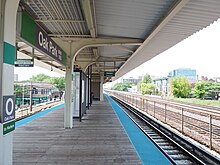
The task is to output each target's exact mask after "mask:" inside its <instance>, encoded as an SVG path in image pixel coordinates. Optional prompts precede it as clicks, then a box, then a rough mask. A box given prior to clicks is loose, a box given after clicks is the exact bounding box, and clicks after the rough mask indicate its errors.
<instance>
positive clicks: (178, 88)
mask: <svg viewBox="0 0 220 165" xmlns="http://www.w3.org/2000/svg"><path fill="white" fill-rule="evenodd" d="M171 86H172V94H173V96H174V97H178V98H187V97H189V95H190V92H191V87H190V84H189V82H188V80H187V79H186V77H176V78H173V79H172V81H171Z"/></svg>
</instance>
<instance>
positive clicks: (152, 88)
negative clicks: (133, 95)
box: [140, 82, 156, 95]
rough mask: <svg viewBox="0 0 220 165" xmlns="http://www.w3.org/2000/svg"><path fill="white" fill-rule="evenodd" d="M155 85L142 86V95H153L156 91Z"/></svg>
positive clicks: (144, 84)
mask: <svg viewBox="0 0 220 165" xmlns="http://www.w3.org/2000/svg"><path fill="white" fill-rule="evenodd" d="M155 88H156V87H155V85H154V84H151V83H147V84H146V83H144V82H142V83H141V84H140V89H141V93H142V94H143V95H144V94H152V93H153V92H154V91H155Z"/></svg>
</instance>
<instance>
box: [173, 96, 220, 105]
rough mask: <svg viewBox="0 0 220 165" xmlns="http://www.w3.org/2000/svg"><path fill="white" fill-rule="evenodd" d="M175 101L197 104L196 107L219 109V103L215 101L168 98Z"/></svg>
mask: <svg viewBox="0 0 220 165" xmlns="http://www.w3.org/2000/svg"><path fill="white" fill-rule="evenodd" d="M169 99H171V100H175V101H181V102H185V103H191V104H198V105H208V106H216V107H220V101H217V100H201V99H198V98H169Z"/></svg>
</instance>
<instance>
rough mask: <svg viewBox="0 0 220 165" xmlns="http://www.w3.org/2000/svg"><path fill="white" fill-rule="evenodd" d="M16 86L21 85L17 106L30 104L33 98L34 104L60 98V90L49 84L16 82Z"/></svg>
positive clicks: (17, 96)
mask: <svg viewBox="0 0 220 165" xmlns="http://www.w3.org/2000/svg"><path fill="white" fill-rule="evenodd" d="M14 84H16V85H19V86H18V88H20V90H19V93H18V94H19V95H17V94H16V104H17V105H21V104H30V98H31V97H32V103H33V104H38V103H41V102H45V101H47V100H52V99H54V98H59V97H60V92H59V90H58V89H57V88H55V87H54V86H53V85H52V84H50V83H48V82H29V81H15V82H14ZM30 91H32V92H30ZM15 92H16V91H15ZM21 92H22V93H21ZM30 94H31V95H32V96H30Z"/></svg>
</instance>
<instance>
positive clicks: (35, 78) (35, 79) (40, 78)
mask: <svg viewBox="0 0 220 165" xmlns="http://www.w3.org/2000/svg"><path fill="white" fill-rule="evenodd" d="M50 78H51V77H50V76H47V75H45V74H37V75H36V76H32V78H30V81H33V82H50Z"/></svg>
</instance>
